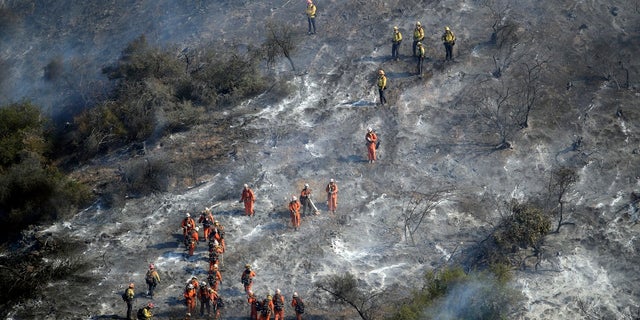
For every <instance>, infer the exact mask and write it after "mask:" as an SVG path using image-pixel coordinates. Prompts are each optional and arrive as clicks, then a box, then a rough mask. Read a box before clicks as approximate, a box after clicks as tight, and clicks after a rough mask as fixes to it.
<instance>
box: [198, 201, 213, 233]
mask: <svg viewBox="0 0 640 320" xmlns="http://www.w3.org/2000/svg"><path fill="white" fill-rule="evenodd" d="M214 221H215V220H214V219H213V214H212V213H211V209H209V208H205V209H204V210H203V211H202V213H200V218H199V219H198V223H202V229H203V232H204V238H202V241H206V240H209V233H211V230H212V229H213V222H214Z"/></svg>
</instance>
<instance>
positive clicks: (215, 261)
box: [209, 245, 224, 291]
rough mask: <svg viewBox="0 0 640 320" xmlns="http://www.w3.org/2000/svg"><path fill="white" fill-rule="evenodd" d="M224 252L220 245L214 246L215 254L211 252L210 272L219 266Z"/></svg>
mask: <svg viewBox="0 0 640 320" xmlns="http://www.w3.org/2000/svg"><path fill="white" fill-rule="evenodd" d="M223 252H224V250H222V246H220V245H217V246H214V247H213V252H209V270H213V266H214V265H216V264H218V261H220V256H221V255H222V253H223ZM216 291H217V290H216Z"/></svg>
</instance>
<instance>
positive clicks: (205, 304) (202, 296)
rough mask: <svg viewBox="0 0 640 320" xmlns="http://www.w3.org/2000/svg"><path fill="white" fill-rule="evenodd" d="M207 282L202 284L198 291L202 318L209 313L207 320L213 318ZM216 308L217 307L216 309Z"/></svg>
mask: <svg viewBox="0 0 640 320" xmlns="http://www.w3.org/2000/svg"><path fill="white" fill-rule="evenodd" d="M209 289H210V288H209V287H208V286H207V283H206V282H201V283H200V289H199V290H198V299H199V300H200V317H204V311H205V310H206V311H207V319H208V318H209V317H210V316H211V294H210V292H209ZM214 308H215V307H214Z"/></svg>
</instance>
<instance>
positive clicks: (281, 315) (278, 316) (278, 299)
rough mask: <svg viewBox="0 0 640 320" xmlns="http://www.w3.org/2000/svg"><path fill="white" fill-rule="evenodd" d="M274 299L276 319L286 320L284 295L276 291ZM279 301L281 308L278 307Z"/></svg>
mask: <svg viewBox="0 0 640 320" xmlns="http://www.w3.org/2000/svg"><path fill="white" fill-rule="evenodd" d="M273 301H274V302H273V313H274V314H275V317H274V320H284V296H283V295H281V294H277V293H276V294H275V295H274V296H273ZM278 302H280V303H279V305H280V306H281V309H280V310H277V309H278V308H276V305H277V304H278Z"/></svg>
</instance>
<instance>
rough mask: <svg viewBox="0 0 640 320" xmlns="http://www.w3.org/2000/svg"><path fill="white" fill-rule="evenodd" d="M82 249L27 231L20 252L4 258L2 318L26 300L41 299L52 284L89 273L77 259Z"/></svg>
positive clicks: (0, 295)
mask: <svg viewBox="0 0 640 320" xmlns="http://www.w3.org/2000/svg"><path fill="white" fill-rule="evenodd" d="M82 249H83V246H82V245H81V244H79V243H77V242H73V241H69V240H65V239H55V238H53V237H52V236H48V235H37V233H36V232H34V231H26V232H25V233H24V234H23V238H22V240H21V241H20V242H19V249H16V250H13V251H8V253H7V254H4V255H2V256H0V287H1V288H2V290H0V316H2V317H3V318H4V317H5V316H6V313H7V312H8V311H9V309H10V308H12V307H14V306H15V304H17V303H19V302H20V301H22V300H23V299H26V298H33V297H34V296H38V294H40V292H41V290H40V289H41V288H42V287H43V286H45V285H47V284H48V283H50V282H52V281H59V280H65V279H68V278H69V277H72V276H73V277H77V274H78V273H79V272H82V271H83V270H84V269H86V265H84V264H83V263H82V262H81V259H79V258H75V257H78V255H79V254H80V252H81V251H82ZM41 312H43V313H46V310H45V311H41Z"/></svg>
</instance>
